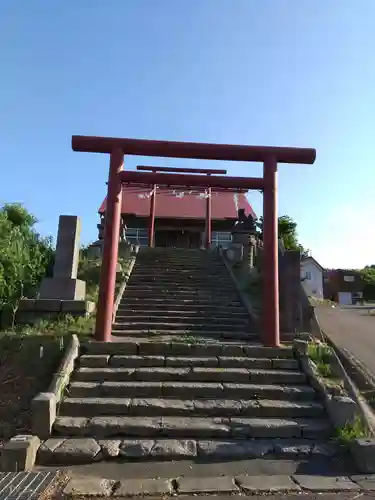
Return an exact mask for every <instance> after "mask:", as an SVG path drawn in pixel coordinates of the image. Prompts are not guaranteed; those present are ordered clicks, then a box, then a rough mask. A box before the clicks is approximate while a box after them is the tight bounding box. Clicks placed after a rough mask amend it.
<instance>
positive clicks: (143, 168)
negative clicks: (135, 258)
mask: <svg viewBox="0 0 375 500" xmlns="http://www.w3.org/2000/svg"><path fill="white" fill-rule="evenodd" d="M137 170H138V171H143V172H150V171H151V172H154V173H156V172H169V173H176V174H182V173H185V174H186V173H189V174H205V175H212V174H222V175H225V174H226V173H227V171H226V170H213V169H210V168H176V167H156V166H155V167H154V166H152V165H150V166H147V165H138V166H137ZM155 208H156V184H154V185H153V187H152V194H151V201H150V221H149V228H148V246H149V247H153V246H154V239H155V238H154V237H155ZM205 220H206V226H205V232H206V234H205V238H206V241H205V246H206V249H207V250H208V249H209V248H210V246H211V234H212V231H211V188H210V187H209V188H208V189H207V197H206V216H205Z"/></svg>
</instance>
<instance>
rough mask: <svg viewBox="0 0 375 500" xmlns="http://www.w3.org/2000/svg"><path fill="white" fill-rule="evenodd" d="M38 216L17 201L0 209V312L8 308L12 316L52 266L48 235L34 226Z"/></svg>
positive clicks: (51, 252) (50, 243) (50, 242)
mask: <svg viewBox="0 0 375 500" xmlns="http://www.w3.org/2000/svg"><path fill="white" fill-rule="evenodd" d="M36 222H37V219H36V218H35V217H34V216H33V215H32V214H30V213H29V212H28V211H27V210H26V209H25V208H24V207H23V206H22V205H20V204H18V203H14V204H6V205H4V206H3V207H2V208H1V209H0V312H2V311H3V310H4V309H5V308H7V307H11V309H12V313H13V322H14V317H15V314H16V311H17V308H18V303H19V301H20V299H21V298H22V297H24V296H27V295H29V294H32V293H33V292H34V291H35V289H36V288H37V287H38V286H39V284H40V281H41V279H42V278H43V277H44V276H45V275H46V274H47V273H48V271H49V270H50V269H51V265H52V262H53V250H52V241H51V238H42V237H41V236H40V235H39V234H38V233H37V232H36V231H35V229H34V225H35V223H36Z"/></svg>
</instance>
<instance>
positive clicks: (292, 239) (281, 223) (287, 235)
mask: <svg viewBox="0 0 375 500" xmlns="http://www.w3.org/2000/svg"><path fill="white" fill-rule="evenodd" d="M256 226H257V228H258V231H259V232H260V234H261V235H262V233H263V217H259V220H258V221H257V222H256ZM278 233H279V234H278V235H279V239H281V240H282V242H283V244H284V248H285V250H300V252H301V256H304V257H306V256H307V255H308V253H309V251H308V250H307V249H305V248H304V247H303V246H302V245H301V244H300V243H299V241H298V233H297V223H296V222H295V221H294V220H293V219H292V218H291V217H289V216H288V215H282V216H281V217H279V219H278Z"/></svg>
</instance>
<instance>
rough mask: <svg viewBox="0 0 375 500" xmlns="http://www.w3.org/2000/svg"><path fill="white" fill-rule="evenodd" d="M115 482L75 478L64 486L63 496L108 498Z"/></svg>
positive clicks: (94, 478) (88, 477) (86, 477)
mask: <svg viewBox="0 0 375 500" xmlns="http://www.w3.org/2000/svg"><path fill="white" fill-rule="evenodd" d="M115 484H116V481H111V480H110V479H103V478H100V477H95V476H85V477H82V478H79V477H75V478H73V479H70V480H69V482H68V484H67V485H66V486H65V488H64V491H63V494H64V495H67V496H94V497H108V496H110V495H111V493H112V490H113V488H114V486H115Z"/></svg>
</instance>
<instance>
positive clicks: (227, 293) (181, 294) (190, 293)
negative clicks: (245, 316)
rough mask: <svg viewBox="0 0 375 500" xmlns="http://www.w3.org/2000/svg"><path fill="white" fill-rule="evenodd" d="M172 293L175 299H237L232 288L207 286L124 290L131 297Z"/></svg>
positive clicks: (150, 296) (148, 296)
mask: <svg viewBox="0 0 375 500" xmlns="http://www.w3.org/2000/svg"><path fill="white" fill-rule="evenodd" d="M172 293H173V297H174V298H175V299H180V298H181V299H194V298H204V299H212V298H219V299H220V298H222V299H226V300H228V299H233V300H235V299H238V293H237V292H236V291H234V290H232V289H231V290H226V289H223V290H220V289H218V290H214V289H212V288H208V289H207V290H202V289H195V290H183V289H181V288H180V289H179V288H175V289H172V290H168V289H166V288H160V289H158V288H156V287H150V288H144V287H142V288H138V287H136V288H126V289H125V292H124V298H126V297H127V296H129V295H131V296H132V297H141V298H142V300H143V298H153V297H156V298H158V297H165V296H166V297H168V296H170V295H171V294H172Z"/></svg>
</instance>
